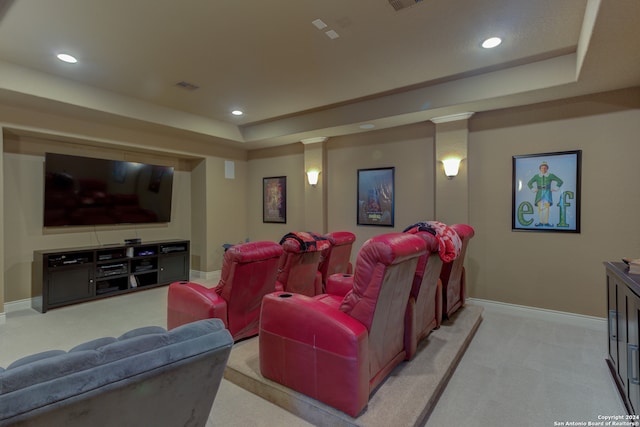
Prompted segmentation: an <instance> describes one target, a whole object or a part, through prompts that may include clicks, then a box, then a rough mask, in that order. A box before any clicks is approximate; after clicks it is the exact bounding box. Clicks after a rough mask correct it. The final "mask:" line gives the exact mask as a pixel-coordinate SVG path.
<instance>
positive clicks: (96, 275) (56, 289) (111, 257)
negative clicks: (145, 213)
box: [31, 240, 190, 313]
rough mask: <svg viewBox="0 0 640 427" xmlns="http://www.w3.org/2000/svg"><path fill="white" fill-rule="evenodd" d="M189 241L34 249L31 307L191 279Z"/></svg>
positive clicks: (105, 295) (76, 301)
mask: <svg viewBox="0 0 640 427" xmlns="http://www.w3.org/2000/svg"><path fill="white" fill-rule="evenodd" d="M189 254H190V251H189V241H188V240H168V241H161V242H145V243H139V244H134V245H126V244H125V245H105V246H92V247H84V248H74V249H65V250H45V251H34V254H33V280H32V285H31V286H32V295H33V299H32V307H33V308H34V309H36V310H38V311H39V312H41V313H45V312H46V311H47V310H48V309H50V308H55V307H62V306H65V305H69V304H75V303H78V302H84V301H90V300H94V299H97V298H103V297H108V296H113V295H120V294H123V293H127V292H133V291H137V290H140V289H149V288H152V287H156V286H163V285H167V284H169V283H172V282H176V281H180V280H189V256H190V255H189Z"/></svg>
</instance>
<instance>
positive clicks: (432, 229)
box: [404, 221, 462, 262]
mask: <svg viewBox="0 0 640 427" xmlns="http://www.w3.org/2000/svg"><path fill="white" fill-rule="evenodd" d="M418 231H426V232H428V233H431V234H433V235H434V236H436V239H437V240H438V244H439V246H440V249H439V251H438V254H439V255H440V259H441V260H442V261H443V262H451V261H453V260H454V259H456V258H457V257H458V255H460V251H461V250H462V240H461V239H460V236H458V233H456V232H455V230H454V229H453V228H451V227H449V226H448V225H447V224H444V223H442V222H439V221H424V222H417V223H415V224H413V225H410V226H408V227H407V228H405V229H404V232H405V233H407V232H409V233H414V234H415V233H417V232H418Z"/></svg>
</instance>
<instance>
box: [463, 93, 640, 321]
mask: <svg viewBox="0 0 640 427" xmlns="http://www.w3.org/2000/svg"><path fill="white" fill-rule="evenodd" d="M639 108H640V91H639V90H637V89H634V90H626V91H619V92H615V93H608V94H603V95H597V96H590V97H583V98H578V99H572V100H566V101H562V102H554V103H548V104H542V105H537V106H530V107H526V108H518V109H511V110H504V111H495V112H490V113H484V114H477V115H475V116H474V117H473V118H472V119H471V129H470V130H471V131H470V135H469V162H468V167H469V177H470V179H469V181H470V183H469V190H470V214H469V218H470V223H471V225H473V227H474V228H475V229H476V236H475V238H474V239H473V240H472V241H471V244H470V245H469V254H468V258H467V268H468V271H469V278H468V283H469V294H470V296H472V297H476V298H482V299H488V300H495V301H503V302H507V303H512V304H520V305H525V306H532V307H541V308H546V309H551V310H560V311H565V312H572V313H579V314H585V315H593V316H599V317H605V315H606V294H605V274H604V267H603V265H602V263H603V261H607V260H619V259H620V258H622V257H625V256H627V257H634V258H637V257H640V221H638V212H639V211H640V189H639V188H638V183H640V168H638V158H639V157H640V144H639V143H638V141H639V140H638V135H640V109H639ZM576 149H578V150H582V199H581V217H582V221H581V232H580V234H565V233H538V232H514V231H511V194H512V187H511V179H512V156H514V155H521V154H533V153H545V152H554V151H566V150H576Z"/></svg>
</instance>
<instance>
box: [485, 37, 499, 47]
mask: <svg viewBox="0 0 640 427" xmlns="http://www.w3.org/2000/svg"><path fill="white" fill-rule="evenodd" d="M500 43H502V39H501V38H500V37H491V38H488V39H486V40H485V41H483V42H482V47H483V48H485V49H491V48H494V47H496V46H498V45H499V44H500Z"/></svg>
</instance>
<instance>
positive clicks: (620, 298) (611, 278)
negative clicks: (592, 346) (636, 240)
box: [605, 262, 640, 414]
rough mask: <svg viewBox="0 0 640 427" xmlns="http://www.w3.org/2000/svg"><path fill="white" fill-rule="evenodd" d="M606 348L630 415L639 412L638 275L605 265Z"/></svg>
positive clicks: (612, 264)
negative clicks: (607, 336) (607, 343)
mask: <svg viewBox="0 0 640 427" xmlns="http://www.w3.org/2000/svg"><path fill="white" fill-rule="evenodd" d="M605 267H606V273H607V309H608V332H609V345H608V355H607V364H608V365H609V369H610V370H611V375H613V379H614V380H615V382H616V385H617V386H618V390H619V391H620V394H621V396H622V400H623V402H624V404H625V406H626V408H627V411H628V412H629V413H630V414H638V413H640V328H639V323H640V275H637V274H629V269H628V267H627V266H626V265H625V264H624V263H622V262H608V263H605Z"/></svg>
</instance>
